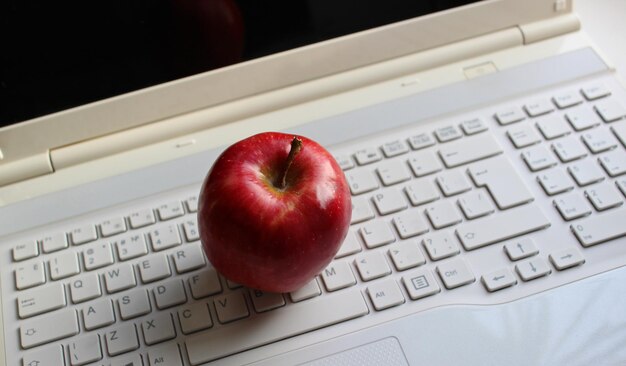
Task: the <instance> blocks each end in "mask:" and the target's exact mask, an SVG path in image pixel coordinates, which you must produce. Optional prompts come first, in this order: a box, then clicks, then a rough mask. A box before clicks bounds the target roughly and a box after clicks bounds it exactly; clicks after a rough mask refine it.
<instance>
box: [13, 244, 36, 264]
mask: <svg viewBox="0 0 626 366" xmlns="http://www.w3.org/2000/svg"><path fill="white" fill-rule="evenodd" d="M38 255H39V246H38V245H37V241H35V240H31V241H25V242H22V243H19V244H17V245H16V246H14V247H13V260H14V261H15V262H19V261H23V260H25V259H30V258H34V257H36V256H38Z"/></svg>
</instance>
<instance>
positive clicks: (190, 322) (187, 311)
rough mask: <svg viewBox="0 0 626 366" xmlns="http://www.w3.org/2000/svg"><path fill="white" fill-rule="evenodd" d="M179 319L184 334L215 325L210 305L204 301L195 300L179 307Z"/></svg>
mask: <svg viewBox="0 0 626 366" xmlns="http://www.w3.org/2000/svg"><path fill="white" fill-rule="evenodd" d="M178 320H179V321H180V328H181V330H182V332H183V334H191V333H194V332H198V331H200V330H204V329H209V328H211V327H212V326H213V320H211V314H210V313H209V306H208V304H206V303H204V302H195V303H192V304H189V305H185V306H183V307H181V308H179V309H178Z"/></svg>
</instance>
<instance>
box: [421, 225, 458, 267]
mask: <svg viewBox="0 0 626 366" xmlns="http://www.w3.org/2000/svg"><path fill="white" fill-rule="evenodd" d="M422 244H423V245H424V248H426V251H427V252H428V256H429V257H430V259H432V260H434V261H438V260H440V259H444V258H448V257H451V256H454V255H457V254H459V253H460V252H461V250H460V249H459V244H458V242H457V240H456V238H454V237H453V236H452V235H451V234H450V233H447V232H441V231H438V232H435V233H433V234H431V235H429V236H427V237H425V238H424V239H423V240H422Z"/></svg>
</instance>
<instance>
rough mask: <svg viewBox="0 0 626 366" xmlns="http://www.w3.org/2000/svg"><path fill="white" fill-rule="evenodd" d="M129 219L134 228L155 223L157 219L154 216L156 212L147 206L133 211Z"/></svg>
mask: <svg viewBox="0 0 626 366" xmlns="http://www.w3.org/2000/svg"><path fill="white" fill-rule="evenodd" d="M129 221H130V227H132V228H133V229H139V228H141V227H144V226H148V225H152V224H154V223H155V222H156V219H155V218H154V212H153V211H152V210H151V209H149V208H147V209H143V210H140V211H136V212H133V213H131V214H130V217H129Z"/></svg>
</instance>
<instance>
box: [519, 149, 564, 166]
mask: <svg viewBox="0 0 626 366" xmlns="http://www.w3.org/2000/svg"><path fill="white" fill-rule="evenodd" d="M522 159H524V162H525V163H526V165H527V166H528V168H529V169H530V170H531V171H533V172H536V171H539V170H543V169H547V168H550V167H553V166H555V165H556V164H557V161H556V158H555V157H554V155H553V154H552V153H551V152H550V150H548V149H547V148H546V147H545V146H543V145H538V146H532V147H530V148H528V149H526V150H524V151H522Z"/></svg>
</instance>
